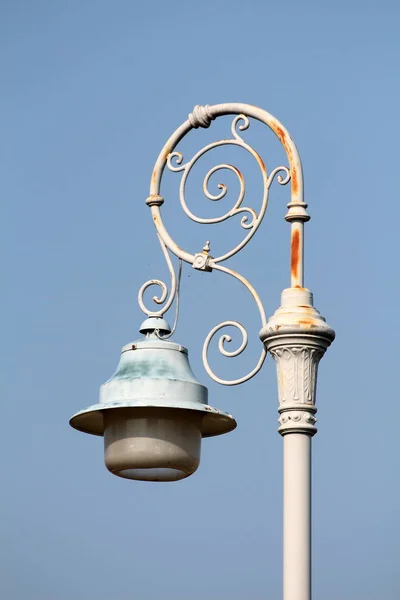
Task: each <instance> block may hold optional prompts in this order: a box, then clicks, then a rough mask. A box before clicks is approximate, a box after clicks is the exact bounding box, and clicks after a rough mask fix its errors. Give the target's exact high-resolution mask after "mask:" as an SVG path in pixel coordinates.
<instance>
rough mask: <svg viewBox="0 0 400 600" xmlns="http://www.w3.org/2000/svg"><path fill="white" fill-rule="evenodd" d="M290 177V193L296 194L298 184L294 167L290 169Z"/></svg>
mask: <svg viewBox="0 0 400 600" xmlns="http://www.w3.org/2000/svg"><path fill="white" fill-rule="evenodd" d="M291 176H292V191H293V194H297V192H298V191H299V182H298V180H297V171H296V168H295V167H292V169H291Z"/></svg>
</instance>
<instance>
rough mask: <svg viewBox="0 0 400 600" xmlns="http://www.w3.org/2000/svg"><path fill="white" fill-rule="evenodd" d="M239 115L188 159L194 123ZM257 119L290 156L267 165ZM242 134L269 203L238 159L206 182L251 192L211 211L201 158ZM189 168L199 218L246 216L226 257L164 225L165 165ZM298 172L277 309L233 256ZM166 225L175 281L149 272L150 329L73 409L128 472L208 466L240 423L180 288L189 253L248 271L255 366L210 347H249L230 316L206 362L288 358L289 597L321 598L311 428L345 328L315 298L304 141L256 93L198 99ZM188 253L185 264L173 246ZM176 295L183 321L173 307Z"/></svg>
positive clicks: (154, 210) (141, 474)
mask: <svg viewBox="0 0 400 600" xmlns="http://www.w3.org/2000/svg"><path fill="white" fill-rule="evenodd" d="M226 115H234V118H233V121H232V124H231V137H230V138H227V139H223V140H220V141H216V142H213V143H210V144H208V145H207V146H205V147H204V148H202V149H201V150H200V151H199V152H197V153H196V154H195V155H194V156H193V157H192V158H191V159H189V160H185V159H184V157H183V155H182V153H181V152H179V150H177V149H176V148H177V146H178V144H179V142H180V141H181V140H182V138H183V137H184V136H185V135H186V134H187V133H188V132H189V131H191V130H192V129H197V128H199V127H203V128H208V127H209V126H210V125H211V123H212V121H213V120H214V119H216V118H217V117H221V116H226ZM251 118H252V119H256V120H258V121H260V122H262V123H264V124H265V125H267V127H269V128H270V129H271V130H272V131H273V132H274V133H275V135H276V136H277V137H278V139H279V141H280V142H281V144H282V146H283V148H284V150H285V152H286V156H287V159H288V163H289V165H288V166H278V167H275V168H274V169H273V170H271V171H270V172H269V173H268V172H267V169H266V166H265V164H264V161H263V160H262V158H261V156H260V155H259V154H258V152H256V150H255V149H254V148H253V147H252V146H250V145H249V144H248V143H247V142H246V141H245V138H244V134H243V132H244V131H245V130H246V129H248V127H249V126H250V119H251ZM224 145H230V146H236V147H239V148H241V149H244V150H246V151H247V152H248V153H250V155H251V156H252V157H253V158H254V159H255V161H256V163H257V164H258V166H259V168H260V171H261V174H262V180H263V197H262V203H261V208H260V209H259V211H258V212H256V210H254V209H253V208H251V207H248V206H245V205H244V204H243V202H244V198H245V184H244V179H243V176H242V175H241V173H240V171H239V170H238V169H237V168H236V167H235V166H233V165H231V164H218V165H217V166H215V167H213V168H212V169H210V170H209V171H208V173H207V174H206V176H205V178H204V181H203V192H204V194H205V196H206V197H207V198H208V199H209V200H212V201H218V200H220V199H222V198H223V197H224V196H225V195H226V192H227V186H226V185H225V184H223V183H220V184H218V189H219V190H220V191H219V193H218V194H212V193H211V192H210V190H209V180H210V178H211V177H212V176H213V174H214V173H216V172H218V171H221V170H229V171H231V172H233V173H234V174H235V175H236V176H237V178H238V182H239V188H240V191H239V196H238V199H237V201H236V202H235V204H234V206H233V207H232V208H231V209H230V210H229V211H228V212H227V213H225V214H224V215H222V216H220V217H216V218H209V219H207V218H199V217H197V216H196V215H194V214H193V213H192V212H191V211H190V209H189V208H188V206H187V204H186V183H187V178H188V175H189V174H190V171H191V169H192V167H193V166H194V164H195V163H196V162H197V161H198V160H199V159H200V158H201V157H202V156H204V155H205V154H206V153H207V152H209V151H211V150H213V149H214V148H217V147H219V146H224ZM166 168H167V169H169V170H170V171H172V172H176V173H180V174H181V181H180V191H179V196H180V202H181V205H182V208H183V210H184V212H185V213H186V214H187V215H188V216H189V217H190V218H191V219H192V220H193V221H195V222H197V223H203V224H213V223H220V222H222V221H224V220H227V219H229V218H231V217H234V216H236V215H241V216H242V218H241V226H242V228H243V230H244V232H245V235H244V239H243V240H242V241H241V242H240V243H239V244H238V245H237V246H236V247H235V248H233V249H231V250H230V251H228V252H226V253H225V254H223V255H221V256H218V257H214V256H212V254H211V247H210V242H208V241H207V242H206V243H205V245H204V247H203V248H202V249H199V251H198V252H196V253H194V254H191V253H189V252H188V251H185V250H182V249H181V248H179V246H178V245H177V244H176V243H175V242H174V240H173V239H172V238H171V237H170V235H169V233H168V231H167V229H166V228H165V226H164V223H163V220H162V215H161V207H162V205H163V204H164V198H163V197H162V195H161V191H162V190H161V182H162V175H163V172H164V170H165V169H166ZM275 179H276V180H277V182H278V183H279V184H280V185H286V184H289V183H290V187H291V198H290V202H289V204H288V209H289V210H288V212H287V214H286V216H285V219H286V221H288V222H289V223H290V225H291V262H290V272H291V284H290V287H289V288H287V289H285V290H283V292H282V299H281V306H280V308H278V310H277V311H276V312H275V314H274V315H273V316H272V317H271V318H270V319H269V320H267V317H266V315H265V311H264V307H263V304H262V302H261V300H260V298H259V296H258V294H257V292H256V290H255V288H254V287H253V286H252V285H251V284H250V283H249V281H247V280H246V279H245V278H244V277H243V276H242V275H240V274H238V273H236V272H235V271H233V270H232V269H230V268H229V267H227V266H225V265H223V264H222V263H224V262H225V261H226V260H228V259H229V258H231V257H232V256H233V255H235V254H236V253H238V252H239V251H240V250H241V249H242V248H243V247H244V246H245V245H246V244H247V243H248V242H249V241H250V239H251V238H252V237H253V235H254V234H255V233H256V231H257V230H258V228H259V226H260V224H261V222H262V220H263V218H264V215H265V211H266V209H267V204H268V197H269V190H270V187H271V185H272V183H273V181H274V180H275ZM146 203H147V205H148V206H149V207H150V210H151V215H152V219H153V222H154V225H155V227H156V230H157V235H158V239H159V242H160V244H161V248H162V251H163V253H164V256H165V259H166V262H167V265H168V269H169V272H170V275H171V285H170V288H169V291H168V288H167V286H166V284H165V283H164V282H162V281H160V280H157V279H152V280H149V281H147V282H146V283H145V284H144V285H143V286H142V287H141V288H140V291H139V306H140V308H141V309H142V311H143V312H144V313H145V314H146V317H147V318H146V320H145V321H144V323H143V324H142V326H141V328H140V332H141V333H142V334H144V337H143V338H141V339H140V340H138V341H136V342H133V343H131V344H128V345H127V346H124V347H123V348H122V352H121V359H120V363H119V365H118V367H117V371H116V372H115V374H114V375H113V376H112V377H111V379H110V380H109V381H107V382H106V383H105V384H104V385H103V386H101V390H100V401H99V403H98V404H95V405H93V406H90V407H89V408H87V409H85V410H83V411H80V412H79V413H77V414H75V415H74V416H73V417H72V418H71V421H70V423H71V425H72V427H74V428H76V429H78V430H80V431H84V432H86V433H91V434H95V435H104V446H105V462H106V466H107V468H108V469H109V470H110V471H111V472H113V473H114V474H116V475H119V476H121V477H125V478H129V479H141V480H146V481H175V480H178V479H182V478H184V477H187V476H188V475H191V474H192V473H193V472H194V471H195V470H196V469H197V467H198V464H199V460H200V444H201V438H202V437H208V436H213V435H219V434H222V433H227V432H229V431H231V430H233V429H234V428H235V427H236V422H235V420H234V418H233V417H232V416H231V415H229V414H227V413H224V412H222V411H220V410H218V409H216V408H213V407H211V406H209V405H208V398H207V395H208V392H207V388H205V387H204V386H203V385H201V384H200V383H199V382H198V381H197V380H196V378H195V377H194V375H193V373H192V371H191V369H190V365H189V361H188V354H187V350H186V349H185V348H184V347H183V346H181V345H180V344H177V343H175V342H172V341H171V340H170V337H171V336H172V334H173V333H174V331H175V328H176V321H177V318H178V305H179V287H180V280H181V270H182V262H186V263H188V264H189V265H191V266H192V267H193V268H194V269H196V270H199V271H206V272H212V271H220V272H222V273H225V274H228V275H230V276H232V277H234V278H235V279H237V280H238V281H240V282H241V283H242V284H243V285H244V286H245V287H246V288H247V289H248V290H249V292H250V294H251V295H252V297H253V299H254V301H255V303H256V306H257V308H258V311H259V313H260V318H261V324H262V328H261V331H260V338H261V341H262V343H263V345H262V349H261V353H260V357H259V359H258V362H257V364H256V366H255V367H254V369H253V370H252V371H251V372H250V373H248V374H247V375H246V376H244V377H241V378H240V379H235V380H224V379H221V378H220V377H218V376H217V375H216V374H215V373H214V372H213V370H212V369H211V367H210V364H209V361H208V348H209V345H210V342H211V340H212V338H213V337H214V335H215V334H216V333H217V332H219V331H220V330H221V329H222V328H224V327H226V326H233V327H236V328H237V329H239V331H240V333H241V334H242V343H241V345H240V347H239V348H238V349H237V350H234V351H229V350H227V348H226V343H229V342H230V341H231V338H230V336H229V335H227V334H223V335H222V336H221V337H220V339H219V344H218V347H219V350H220V352H221V353H222V354H223V355H224V356H228V357H232V356H238V355H239V354H240V353H241V352H242V351H243V350H244V349H245V347H246V345H247V337H248V336H247V332H246V330H245V328H244V327H243V326H242V325H241V324H240V323H238V322H237V321H224V322H223V323H220V324H219V325H217V326H216V327H214V328H213V329H212V330H211V331H210V333H209V334H208V336H207V338H206V340H205V342H204V346H203V363H204V366H205V369H206V371H207V373H208V374H209V375H210V377H211V378H212V379H214V380H215V381H217V382H218V383H221V384H223V385H238V384H241V383H244V382H245V381H247V380H249V379H250V378H251V377H253V376H254V375H256V373H258V371H259V370H260V369H261V367H262V365H263V363H264V360H265V357H266V354H267V352H269V353H270V354H271V355H272V357H273V358H274V360H275V362H276V366H277V375H278V393H279V409H278V410H279V414H280V417H279V423H280V427H279V429H278V431H279V433H280V434H281V435H282V437H283V453H284V459H283V469H284V474H283V482H284V485H283V487H284V490H283V547H284V550H283V597H284V600H310V599H311V438H312V437H313V435H315V433H316V431H317V429H316V427H315V422H316V418H315V413H316V411H317V409H316V404H315V400H316V398H315V394H316V382H317V371H318V363H319V361H320V359H321V358H322V356H323V355H324V353H325V351H326V349H327V348H328V346H329V345H330V344H331V342H332V341H333V339H334V337H335V334H334V331H333V330H332V329H331V328H330V327H329V326H328V325H327V323H326V321H325V319H324V318H323V317H322V316H321V315H320V314H319V312H318V311H317V310H316V309H315V308H314V306H313V295H312V293H311V292H310V291H309V290H308V289H307V288H305V287H304V275H303V272H304V223H305V222H307V221H308V220H309V218H310V217H309V215H308V213H307V211H306V209H307V204H305V202H304V198H303V173H302V167H301V162H300V158H299V155H298V152H297V148H296V146H295V144H294V142H293V140H292V139H291V137H290V135H289V133H288V132H287V130H286V129H285V127H284V126H283V125H282V124H281V123H280V122H279V121H278V120H277V119H275V118H274V117H273V116H272V115H270V114H269V113H267V112H266V111H264V110H262V109H260V108H257V107H255V106H251V105H248V104H232V103H227V104H217V105H215V106H196V107H195V108H194V110H193V112H192V113H191V114H190V115H189V118H188V119H187V120H186V121H185V122H184V123H183V124H182V125H181V126H180V127H179V128H178V129H177V130H176V131H175V132H174V133H173V134H172V136H171V137H170V138H169V140H168V141H167V143H166V144H165V145H164V147H163V148H162V150H161V152H160V154H159V156H158V159H157V161H156V164H155V167H154V170H153V173H152V177H151V185H150V194H149V197H148V198H147V200H146ZM171 253H172V254H173V255H175V256H176V257H178V259H179V270H178V273H176V272H175V269H174V266H173V263H172V260H171V255H170V254H171ZM153 285H156V286H158V287H159V288H160V290H161V293H160V295H159V296H154V298H153V300H154V301H155V303H156V305H157V306H156V307H155V309H153V310H149V309H148V308H147V307H146V306H145V303H144V292H145V291H146V290H147V288H149V287H150V286H153ZM174 302H175V305H176V318H175V323H174V326H173V328H172V330H171V328H170V326H169V325H168V323H167V322H166V321H165V319H164V314H165V313H166V312H167V311H168V310H169V309H170V308H171V306H172V305H173V303H174Z"/></svg>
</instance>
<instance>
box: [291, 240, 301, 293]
mask: <svg viewBox="0 0 400 600" xmlns="http://www.w3.org/2000/svg"><path fill="white" fill-rule="evenodd" d="M299 259H300V232H299V230H298V229H295V230H294V232H293V235H292V243H291V257H290V268H291V272H292V275H293V277H294V278H295V279H297V277H298V273H299ZM295 287H300V286H295Z"/></svg>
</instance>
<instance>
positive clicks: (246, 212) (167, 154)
mask: <svg viewBox="0 0 400 600" xmlns="http://www.w3.org/2000/svg"><path fill="white" fill-rule="evenodd" d="M226 115H235V117H234V119H233V121H232V125H231V134H232V136H231V137H230V138H228V139H223V140H219V141H216V142H213V143H211V144H208V145H207V146H205V147H204V148H202V149H201V150H200V151H199V152H197V153H196V154H195V155H194V156H193V157H192V158H191V159H190V160H188V161H186V162H185V160H184V157H183V155H182V154H181V153H180V152H179V151H177V150H176V147H177V145H178V144H179V142H180V141H181V140H182V138H183V137H184V136H185V135H186V134H187V133H188V132H189V131H191V130H192V129H197V128H199V127H203V128H208V127H209V126H210V125H211V123H212V121H213V120H214V119H216V118H217V117H220V116H226ZM249 117H250V118H253V119H256V120H258V121H261V122H262V123H264V124H265V125H267V126H268V127H269V128H270V129H271V130H272V131H273V132H274V133H275V135H276V136H277V137H278V139H279V141H280V142H281V144H282V146H283V148H284V150H285V152H286V156H287V159H288V162H289V166H288V167H287V166H278V167H276V168H274V169H273V170H272V171H271V172H270V173H269V174H268V172H267V168H266V166H265V163H264V161H263V160H262V158H261V156H260V155H259V154H258V152H257V151H256V150H255V149H254V148H252V147H251V146H250V145H249V144H247V143H246V141H245V140H244V138H243V136H242V132H244V131H245V130H246V129H248V127H249V126H250V120H249ZM226 145H228V146H237V147H240V148H242V149H244V150H246V151H247V152H248V153H249V154H250V155H251V156H252V157H253V158H254V159H255V161H256V162H257V164H258V167H259V169H260V172H261V175H262V180H263V198H262V204H261V208H260V210H259V212H256V211H255V210H254V209H253V208H251V207H247V206H244V205H243V201H244V198H245V182H244V179H243V176H242V174H241V172H240V171H239V169H238V168H237V167H236V166H234V165H230V164H225V163H222V164H218V165H216V166H215V167H213V168H212V169H210V170H209V171H208V173H207V174H206V176H205V178H204V181H203V192H204V195H205V196H206V197H207V198H208V199H209V200H211V201H218V200H221V199H222V198H223V197H224V196H225V195H226V193H227V186H226V185H225V184H224V183H219V184H218V189H219V190H220V191H219V193H218V194H212V193H211V192H210V190H209V180H210V178H211V176H212V175H213V174H214V173H216V172H218V171H223V170H228V171H230V172H232V173H234V175H235V176H236V177H237V179H238V182H239V188H240V189H239V195H238V198H237V200H236V202H235V204H234V206H233V207H232V208H231V209H230V210H229V211H228V212H226V213H225V214H223V215H222V216H220V217H216V218H200V217H197V216H196V215H195V214H193V213H192V212H191V211H190V209H189V208H188V206H187V203H186V198H185V194H186V182H187V178H188V175H189V174H190V171H191V169H192V167H193V166H194V165H195V163H196V162H197V161H198V160H199V159H200V158H201V157H202V156H204V155H205V154H206V153H207V152H209V151H211V150H213V149H214V148H218V147H219V146H226ZM166 167H167V168H168V169H169V170H170V171H173V172H177V173H181V174H182V176H181V183H180V189H179V197H180V202H181V206H182V209H183V211H184V212H185V213H186V215H187V216H188V217H189V218H190V219H192V220H193V221H195V222H197V223H202V224H214V223H220V222H222V221H225V220H227V219H229V218H231V217H233V216H235V215H238V214H242V218H241V221H240V223H241V226H242V228H243V229H244V230H245V232H246V235H245V236H244V239H243V240H242V241H241V242H240V243H239V244H238V245H237V246H235V247H234V248H232V249H231V250H229V251H228V252H226V253H225V254H223V255H221V256H218V257H213V256H211V254H210V242H206V244H205V246H204V248H203V249H202V251H201V252H198V253H196V254H191V253H189V252H187V251H185V250H183V249H181V248H180V247H179V246H178V245H177V244H176V242H174V240H173V239H172V238H171V236H170V235H169V233H168V231H167V229H166V227H165V226H164V223H163V221H162V217H161V206H162V205H163V203H164V198H163V197H162V195H161V182H162V175H163V172H164V170H165V168H166ZM275 178H276V179H277V181H278V183H279V184H280V185H286V184H288V183H289V182H290V184H291V200H290V202H289V204H288V208H289V211H288V213H287V214H286V216H285V218H286V220H287V221H289V222H290V223H291V287H297V288H302V287H303V285H304V275H303V271H304V269H303V264H304V222H306V221H308V220H309V218H310V217H309V216H308V214H307V212H306V208H307V205H306V204H305V203H304V198H303V171H302V166H301V161H300V157H299V154H298V151H297V148H296V146H295V144H294V142H293V140H292V138H291V137H290V135H289V133H288V131H287V130H286V129H285V127H284V126H283V125H282V124H281V123H280V122H279V121H278V120H277V119H276V118H275V117H273V116H272V115H271V114H269V113H268V112H266V111H265V110H262V109H261V108H257V107H256V106H252V105H250V104H242V103H226V104H216V105H214V106H207V105H206V106H196V107H195V108H194V110H193V112H192V113H191V114H190V115H189V118H188V119H187V121H185V122H184V123H183V124H182V125H181V126H180V127H178V129H177V130H176V131H175V132H174V133H173V134H172V135H171V137H170V138H169V140H168V141H167V142H166V144H165V145H164V147H163V148H162V150H161V152H160V154H159V156H158V158H157V161H156V163H155V166H154V169H153V173H152V177H151V184H150V194H149V197H148V198H147V200H146V203H147V204H148V206H149V207H150V209H151V214H152V218H153V222H154V225H155V227H156V229H157V234H158V238H159V241H160V244H161V248H162V250H163V253H164V255H165V258H166V261H167V265H168V268H169V271H170V275H171V289H170V294H169V296H168V290H167V286H166V285H165V284H164V283H163V282H162V281H160V280H150V281H148V282H146V283H145V284H144V285H143V286H142V287H141V289H140V291H139V305H140V308H141V309H142V310H143V311H144V312H145V313H146V314H147V315H149V316H162V315H163V314H164V313H165V312H166V311H167V310H168V309H169V308H170V307H171V305H172V303H173V301H174V299H175V297H176V295H177V292H179V277H178V278H177V277H176V275H175V271H174V268H173V264H172V261H171V257H170V255H169V252H171V253H172V254H174V255H175V256H177V257H178V258H179V260H180V261H185V262H187V263H189V264H191V265H192V266H193V267H194V268H195V269H198V270H203V271H212V270H213V269H215V270H218V271H221V272H224V273H227V274H229V275H231V276H233V277H235V278H236V279H238V280H239V281H241V282H242V283H243V284H244V285H245V287H246V288H247V289H248V290H249V292H250V293H251V295H252V296H253V298H254V300H255V302H256V304H257V307H258V310H259V313H260V318H261V323H262V326H265V325H266V323H267V318H266V315H265V311H264V308H263V305H262V303H261V300H260V298H259V296H258V294H257V292H256V290H255V289H254V288H253V286H252V285H251V284H250V283H249V282H248V281H247V280H246V279H245V278H244V277H243V276H241V275H239V274H238V273H236V272H235V271H233V270H232V269H229V268H227V267H225V266H222V264H221V263H222V262H224V261H225V260H227V259H228V258H231V257H232V256H233V255H235V254H236V253H238V252H240V250H242V248H244V246H245V245H246V244H247V243H248V242H249V241H250V240H251V238H252V237H253V236H254V234H255V233H256V231H257V230H258V228H259V226H260V224H261V222H262V220H263V218H264V215H265V212H266V209H267V205H268V196H269V189H270V186H271V184H272V182H273V181H274V179H275ZM151 285H157V286H159V287H160V288H161V294H160V296H154V297H153V300H154V301H155V302H156V304H158V305H163V306H162V307H161V308H159V310H157V311H148V310H147V308H146V307H145V305H144V302H143V294H144V291H145V290H146V289H147V288H148V287H149V286H151ZM225 326H234V327H236V328H237V329H238V330H239V331H240V333H241V334H242V343H241V345H240V347H239V349H237V350H235V351H228V350H226V349H225V347H224V344H225V342H230V341H231V338H230V336H228V335H226V334H224V335H222V336H221V338H220V340H219V345H218V347H219V350H220V352H221V353H222V354H223V355H224V356H231V357H232V356H237V355H238V354H240V353H241V352H242V351H243V350H244V349H245V348H246V346H247V332H246V330H245V329H244V327H243V326H242V325H241V324H240V323H238V322H237V321H225V322H224V323H220V324H219V325H217V326H216V327H214V328H213V329H212V331H211V332H210V333H209V335H208V336H207V338H206V340H205V343H204V347H203V362H204V366H205V368H206V371H207V372H208V374H209V375H210V377H212V378H213V379H214V380H215V381H217V382H218V383H222V384H224V385H237V384H239V383H243V382H244V381H247V380H248V379H250V378H251V377H253V376H254V375H255V374H256V373H257V372H258V371H259V370H260V368H261V366H262V364H263V362H264V359H265V354H266V352H265V349H264V348H263V351H262V353H261V356H260V358H259V360H258V362H257V365H256V367H255V368H254V369H253V370H252V371H251V372H250V373H249V374H248V375H246V376H245V377H241V378H239V379H236V380H234V381H228V380H223V379H220V378H219V377H217V376H216V375H215V374H214V373H213V371H212V370H211V368H210V366H209V363H208V359H207V351H208V347H209V344H210V342H211V339H212V338H213V336H214V335H215V333H216V332H217V331H219V330H220V329H222V328H223V327H225Z"/></svg>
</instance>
